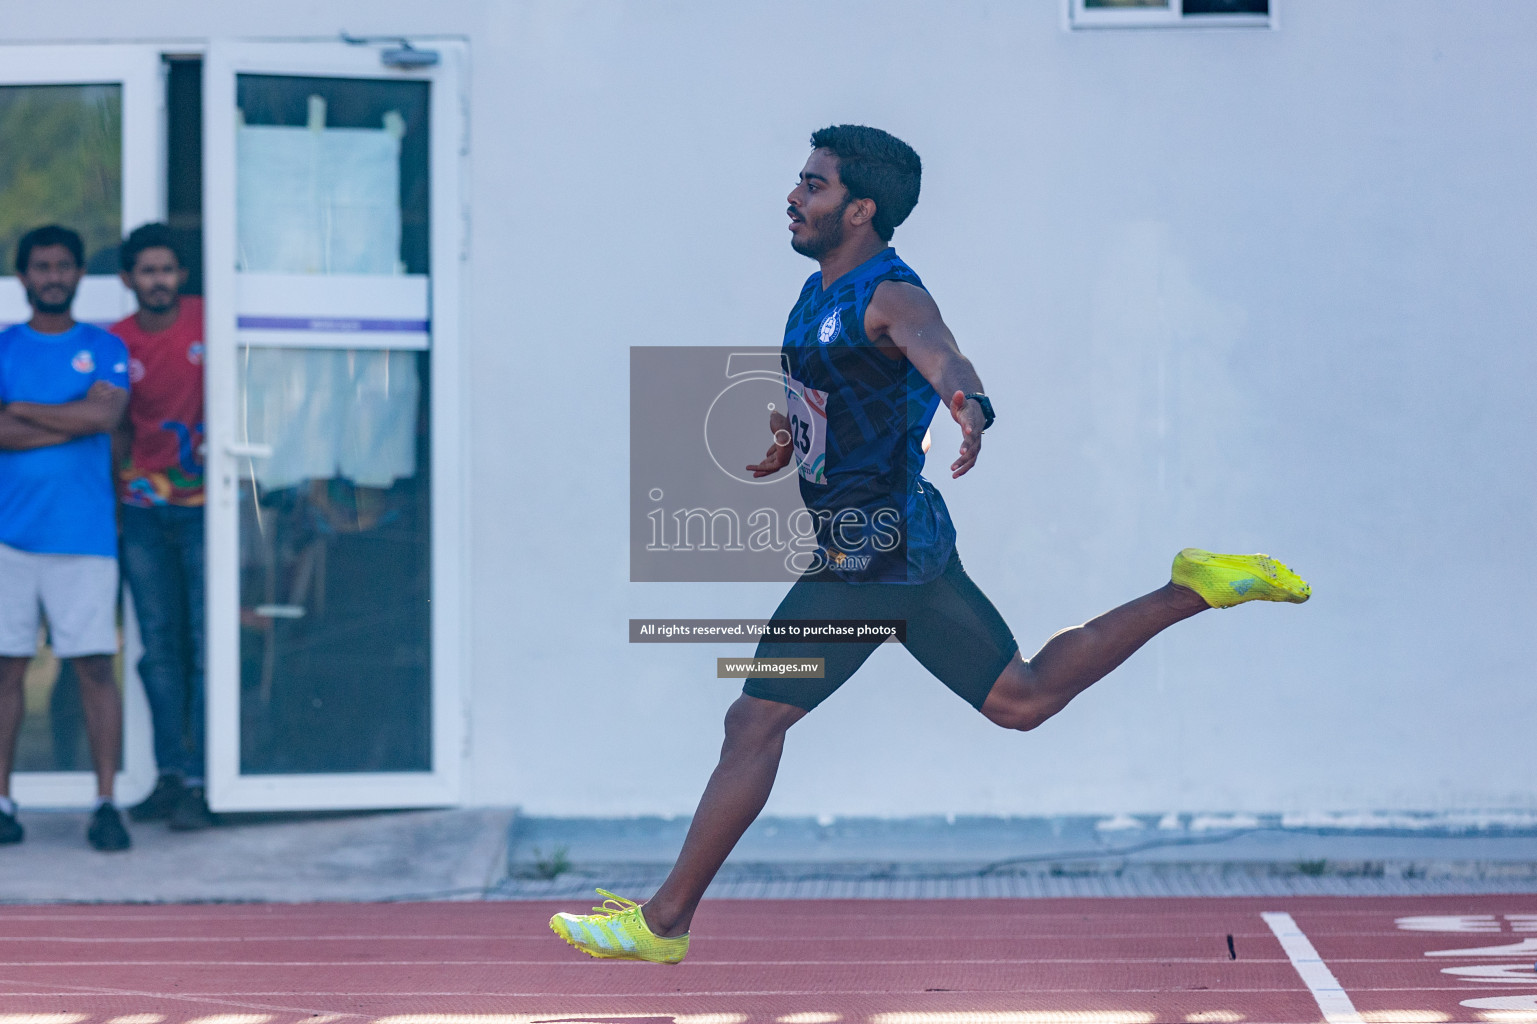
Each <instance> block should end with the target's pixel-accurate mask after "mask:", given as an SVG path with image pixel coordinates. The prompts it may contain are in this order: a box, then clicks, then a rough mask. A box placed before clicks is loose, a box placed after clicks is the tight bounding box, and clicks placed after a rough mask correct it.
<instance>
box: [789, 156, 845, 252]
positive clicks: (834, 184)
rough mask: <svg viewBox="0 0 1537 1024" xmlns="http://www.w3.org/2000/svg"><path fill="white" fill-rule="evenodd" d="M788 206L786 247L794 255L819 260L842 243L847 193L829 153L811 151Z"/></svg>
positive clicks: (836, 164)
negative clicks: (788, 237)
mask: <svg viewBox="0 0 1537 1024" xmlns="http://www.w3.org/2000/svg"><path fill="white" fill-rule="evenodd" d="M789 202H790V208H789V209H788V210H787V211H785V212H787V213H788V214H789V215H790V246H791V248H793V249H794V250H795V251H796V252H798V253H800V254H801V255H802V256H810V257H811V258H812V259H814V260H815V259H821V258H822V257H823V256H824V255H826V254H827V253H829V252H831V251H832V250H834V249H836V248H837V247H838V246H839V244H840V243H842V241H843V235H844V223H843V214H844V212H845V211H846V210H847V209H848V208H849V202H850V200H849V190H848V189H846V188H844V187H843V182H841V181H839V180H838V158H837V157H836V156H833V154H832V153H831V152H829V151H828V150H825V149H813V150H812V151H811V156H810V158H809V159H807V161H806V166H805V167H803V168H801V176H800V182H799V183H798V184H797V185H796V186H795V188H793V189H791V190H790V195H789Z"/></svg>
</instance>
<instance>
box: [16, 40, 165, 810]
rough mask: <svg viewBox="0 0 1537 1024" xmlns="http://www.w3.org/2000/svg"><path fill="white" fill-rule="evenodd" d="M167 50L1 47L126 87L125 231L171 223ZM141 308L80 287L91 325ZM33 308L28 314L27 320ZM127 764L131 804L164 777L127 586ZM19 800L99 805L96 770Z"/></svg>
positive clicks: (122, 785) (116, 288)
mask: <svg viewBox="0 0 1537 1024" xmlns="http://www.w3.org/2000/svg"><path fill="white" fill-rule="evenodd" d="M160 54H161V48H160V47H158V46H155V45H152V44H143V43H124V44H118V43H109V44H91V45H78V46H52V45H30V44H11V45H4V46H0V85H120V86H122V89H123V151H122V153H123V155H122V161H123V207H122V217H123V225H122V226H123V230H124V231H125V232H126V231H130V230H132V229H133V228H135V227H137V226H138V225H140V224H143V223H145V222H147V221H155V220H164V219H165V194H166V193H165V73H164V65H163V63H162V61H161V59H160ZM11 256H12V254H11V253H3V254H0V258H3V259H4V261H5V265H4V273H3V275H0V322H9V321H10V320H11V319H12V318H13V317H14V316H15V315H16V312H19V311H21V310H25V309H26V299H25V294H24V293H23V292H22V289H21V283H20V282H19V281H17V280H16V278H15V276H14V275H13V274H12V267H11V266H10V260H11ZM133 310H134V302H133V295H132V293H131V292H129V291H128V290H127V289H126V288H124V287H123V285H122V283H121V282H120V281H119V280H118V279H117V276H116V275H106V274H94V275H91V276H88V277H86V278H85V279H84V280H83V281H81V283H80V291H79V292H78V293H77V294H76V297H75V308H74V314H75V316H76V318H77V319H79V320H82V321H86V322H107V323H110V322H112V321H114V320H118V319H121V318H122V317H124V316H126V315H128V314H129V313H131V312H133ZM24 316H25V314H23V317H24ZM123 648H124V649H123V769H122V771H120V772H118V775H117V789H116V792H117V797H118V800H119V802H121V803H131V802H134V801H136V800H138V799H139V798H141V797H142V796H143V795H144V794H145V793H148V792H149V790H150V787H151V786H153V785H154V782H155V756H154V749H153V746H152V738H151V734H150V717H149V703H148V702H147V701H146V700H145V699H144V687H143V686H142V685H141V684H140V682H139V672H138V660H139V656H140V654H141V653H142V651H143V647H142V645H141V644H140V643H139V635H138V626H137V623H136V622H135V621H134V617H133V608H132V602H131V601H130V600H129V599H128V596H127V593H126V590H125V592H124V614H123ZM12 785H13V787H14V788H13V790H12V792H13V793H14V795H15V797H16V801H17V803H20V804H23V805H25V806H29V807H89V806H90V805H91V801H92V799H93V798H94V797H95V795H96V783H95V780H94V777H93V776H92V774H91V773H90V772H89V771H75V772H17V773H16V775H15V777H14V779H13V780H12Z"/></svg>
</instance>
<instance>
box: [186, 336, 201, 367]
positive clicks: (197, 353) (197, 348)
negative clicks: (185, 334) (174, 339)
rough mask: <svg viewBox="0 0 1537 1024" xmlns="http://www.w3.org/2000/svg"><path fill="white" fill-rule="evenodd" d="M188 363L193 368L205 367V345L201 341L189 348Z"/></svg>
mask: <svg viewBox="0 0 1537 1024" xmlns="http://www.w3.org/2000/svg"><path fill="white" fill-rule="evenodd" d="M187 362H189V363H191V364H192V365H193V366H202V365H203V343H202V342H201V341H194V342H193V343H192V344H190V345H188V346H187Z"/></svg>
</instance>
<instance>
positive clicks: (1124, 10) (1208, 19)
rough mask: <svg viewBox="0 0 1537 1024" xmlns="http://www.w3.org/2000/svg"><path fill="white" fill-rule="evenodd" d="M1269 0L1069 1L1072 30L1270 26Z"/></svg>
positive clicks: (1270, 1)
mask: <svg viewBox="0 0 1537 1024" xmlns="http://www.w3.org/2000/svg"><path fill="white" fill-rule="evenodd" d="M1271 3H1272V0H1068V4H1069V10H1070V11H1071V14H1072V25H1073V27H1074V28H1133V27H1161V28H1184V27H1201V26H1213V25H1232V26H1245V25H1252V26H1259V27H1268V26H1269V25H1270V24H1271V18H1272V15H1273V12H1272V11H1271Z"/></svg>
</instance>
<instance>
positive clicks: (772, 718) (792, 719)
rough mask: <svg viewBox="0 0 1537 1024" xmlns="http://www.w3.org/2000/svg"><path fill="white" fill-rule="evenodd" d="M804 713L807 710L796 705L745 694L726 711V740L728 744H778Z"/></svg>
mask: <svg viewBox="0 0 1537 1024" xmlns="http://www.w3.org/2000/svg"><path fill="white" fill-rule="evenodd" d="M805 715H806V712H805V709H803V708H798V707H796V706H795V705H793V704H781V703H779V702H778V701H773V700H764V699H763V698H761V697H749V696H747V695H746V694H743V695H742V696H740V697H738V698H737V699H736V700H735V701H734V702H732V705H731V707H730V708H728V709H727V711H726V743H727V745H728V746H730V745H745V746H758V745H761V744H764V743H777V742H779V740H780V739H781V738H782V737H783V736H784V734H785V730H787V729H789V728H790V726H792V725H794V724H795V723H796V722H798V721H800V720H801V719H802V718H804V717H805Z"/></svg>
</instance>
